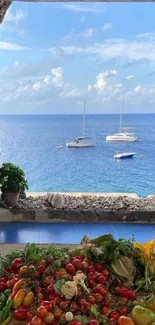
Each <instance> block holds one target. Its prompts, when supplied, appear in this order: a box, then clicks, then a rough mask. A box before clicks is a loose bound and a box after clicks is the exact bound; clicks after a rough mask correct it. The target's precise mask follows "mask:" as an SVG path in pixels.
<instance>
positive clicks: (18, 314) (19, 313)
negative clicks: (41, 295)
mask: <svg viewBox="0 0 155 325" xmlns="http://www.w3.org/2000/svg"><path fill="white" fill-rule="evenodd" d="M14 316H15V319H16V320H25V319H26V317H27V311H26V310H24V309H22V308H18V309H16V310H15V312H14Z"/></svg>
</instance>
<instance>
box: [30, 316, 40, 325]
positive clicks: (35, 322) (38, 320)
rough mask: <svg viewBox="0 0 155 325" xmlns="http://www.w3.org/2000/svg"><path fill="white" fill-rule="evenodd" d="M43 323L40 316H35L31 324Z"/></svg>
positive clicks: (38, 324)
mask: <svg viewBox="0 0 155 325" xmlns="http://www.w3.org/2000/svg"><path fill="white" fill-rule="evenodd" d="M41 322H42V320H41V318H40V317H38V316H34V317H33V318H32V320H31V324H32V325H41Z"/></svg>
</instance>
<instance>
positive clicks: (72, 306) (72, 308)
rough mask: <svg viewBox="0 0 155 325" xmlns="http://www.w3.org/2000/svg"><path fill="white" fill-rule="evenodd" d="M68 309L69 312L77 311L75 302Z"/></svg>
mask: <svg viewBox="0 0 155 325" xmlns="http://www.w3.org/2000/svg"><path fill="white" fill-rule="evenodd" d="M70 309H71V311H75V310H77V309H78V305H77V304H76V303H75V302H72V304H71V305H70Z"/></svg>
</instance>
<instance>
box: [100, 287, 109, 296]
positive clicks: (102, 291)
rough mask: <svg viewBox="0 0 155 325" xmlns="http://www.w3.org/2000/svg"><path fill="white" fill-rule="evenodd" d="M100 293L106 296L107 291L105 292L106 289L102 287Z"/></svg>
mask: <svg viewBox="0 0 155 325" xmlns="http://www.w3.org/2000/svg"><path fill="white" fill-rule="evenodd" d="M100 294H101V295H102V296H103V297H106V296H107V294H108V292H107V290H106V289H104V288H103V289H102V290H101V291H100Z"/></svg>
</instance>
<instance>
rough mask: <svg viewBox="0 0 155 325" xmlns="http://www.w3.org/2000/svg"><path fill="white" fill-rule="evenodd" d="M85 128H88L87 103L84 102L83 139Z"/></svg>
mask: <svg viewBox="0 0 155 325" xmlns="http://www.w3.org/2000/svg"><path fill="white" fill-rule="evenodd" d="M85 126H86V101H85V100H84V113H83V137H85Z"/></svg>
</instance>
